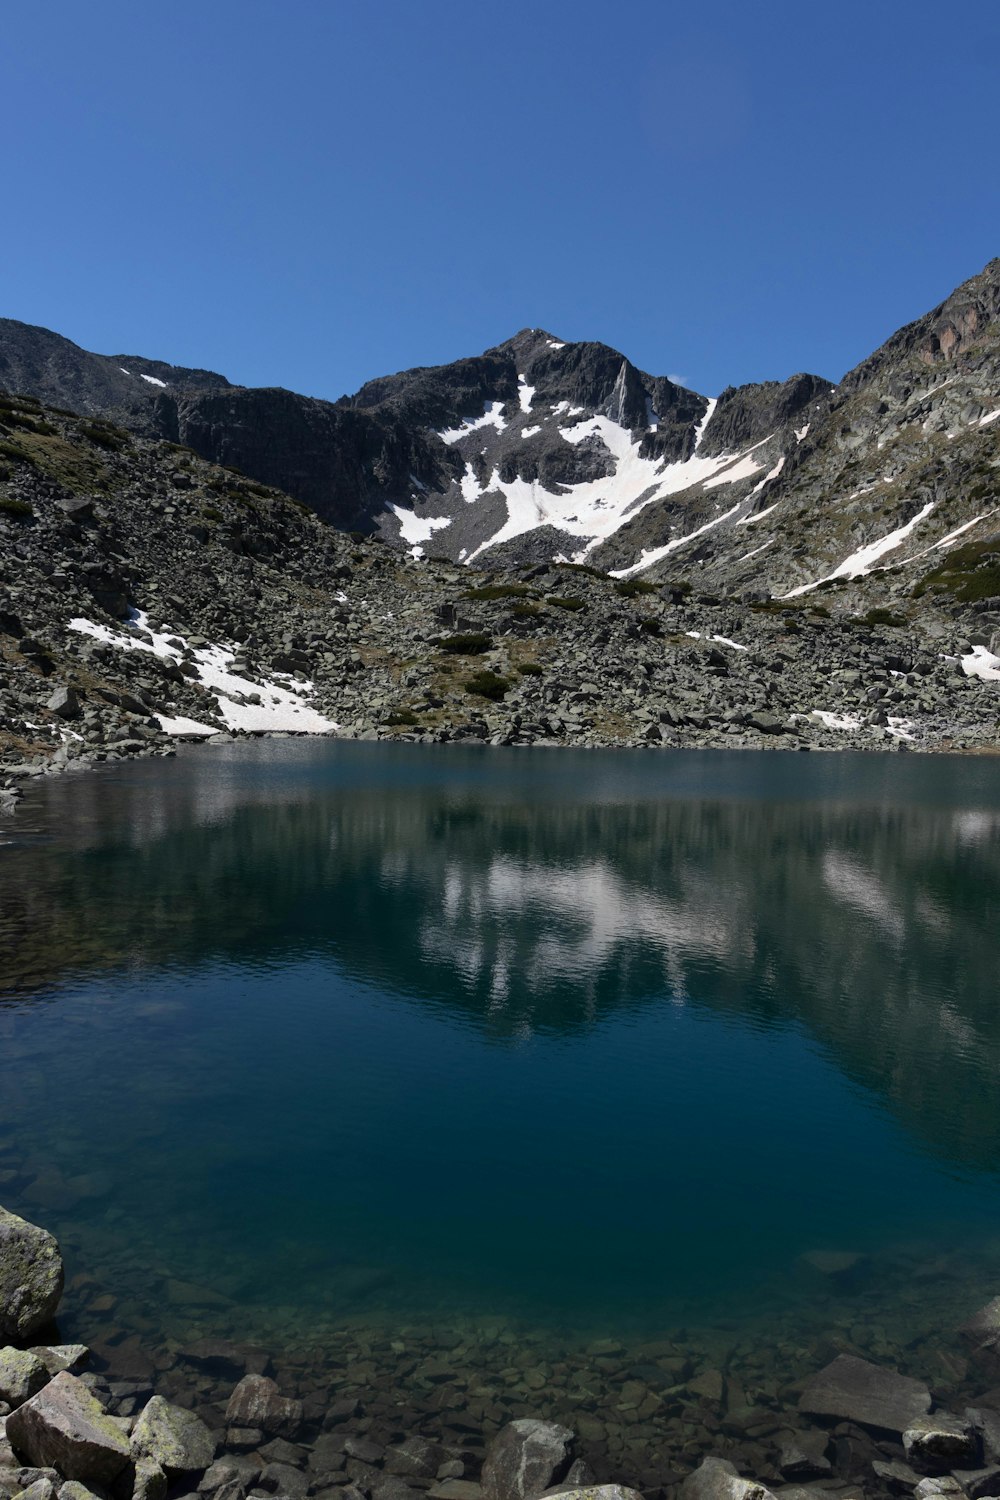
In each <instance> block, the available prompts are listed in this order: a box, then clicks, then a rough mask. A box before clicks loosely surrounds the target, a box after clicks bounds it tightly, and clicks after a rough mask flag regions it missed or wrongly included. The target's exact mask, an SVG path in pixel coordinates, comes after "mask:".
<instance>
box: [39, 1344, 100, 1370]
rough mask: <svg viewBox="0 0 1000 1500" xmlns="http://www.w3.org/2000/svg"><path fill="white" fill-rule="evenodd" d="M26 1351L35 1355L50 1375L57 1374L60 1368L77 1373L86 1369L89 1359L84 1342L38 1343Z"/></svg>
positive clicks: (88, 1352)
mask: <svg viewBox="0 0 1000 1500" xmlns="http://www.w3.org/2000/svg"><path fill="white" fill-rule="evenodd" d="M28 1353H29V1354H34V1355H36V1356H37V1357H38V1358H39V1359H40V1360H41V1362H42V1364H43V1365H44V1366H45V1368H46V1369H47V1370H48V1372H49V1374H50V1375H58V1374H59V1371H60V1370H69V1372H70V1374H71V1375H77V1374H79V1372H80V1371H81V1370H84V1369H86V1367H87V1364H88V1363H89V1360H90V1350H89V1349H88V1348H87V1346H86V1344H38V1345H36V1347H35V1348H33V1349H29V1350H28Z"/></svg>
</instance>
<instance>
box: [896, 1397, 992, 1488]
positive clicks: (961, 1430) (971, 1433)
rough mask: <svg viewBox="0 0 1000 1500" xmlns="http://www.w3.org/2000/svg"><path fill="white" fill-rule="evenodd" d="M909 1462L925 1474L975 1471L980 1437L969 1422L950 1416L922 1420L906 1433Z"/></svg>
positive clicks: (938, 1414)
mask: <svg viewBox="0 0 1000 1500" xmlns="http://www.w3.org/2000/svg"><path fill="white" fill-rule="evenodd" d="M903 1452H904V1453H905V1454H906V1458H907V1462H908V1463H910V1464H912V1465H913V1467H914V1468H915V1469H920V1470H921V1472H922V1473H924V1474H943V1473H945V1472H946V1471H947V1470H948V1469H954V1468H955V1467H956V1466H957V1467H961V1468H973V1467H974V1466H975V1464H977V1463H978V1461H979V1437H978V1434H977V1433H976V1431H975V1429H974V1427H973V1426H972V1424H971V1423H970V1422H967V1421H963V1419H962V1418H961V1417H955V1416H952V1414H951V1412H947V1411H938V1412H935V1413H934V1415H933V1416H932V1417H921V1418H920V1419H919V1420H918V1421H915V1422H913V1423H911V1425H910V1426H909V1427H907V1428H906V1429H905V1431H904V1433H903Z"/></svg>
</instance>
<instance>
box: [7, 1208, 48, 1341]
mask: <svg viewBox="0 0 1000 1500" xmlns="http://www.w3.org/2000/svg"><path fill="white" fill-rule="evenodd" d="M62 1289H63V1263H62V1256H61V1255H60V1254H59V1246H58V1244H57V1243H56V1241H55V1239H54V1238H53V1236H52V1235H51V1234H49V1232H48V1230H46V1229H39V1227H38V1225H37V1224H29V1223H28V1221H27V1220H26V1219H21V1218H18V1216H17V1214H12V1213H9V1212H8V1210H7V1209H5V1208H0V1339H3V1340H4V1342H5V1343H6V1342H8V1341H9V1342H12V1343H18V1344H23V1343H26V1342H27V1340H28V1339H29V1338H30V1337H31V1335H32V1334H33V1333H34V1332H35V1331H36V1330H37V1329H39V1328H43V1327H44V1326H45V1324H46V1323H49V1322H51V1320H52V1319H53V1318H54V1317H55V1312H56V1308H57V1307H58V1306H59V1298H60V1297H61V1296H62Z"/></svg>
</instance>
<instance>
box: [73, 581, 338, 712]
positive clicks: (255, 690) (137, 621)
mask: <svg viewBox="0 0 1000 1500" xmlns="http://www.w3.org/2000/svg"><path fill="white" fill-rule="evenodd" d="M132 623H133V625H134V626H135V627H136V631H135V633H129V632H128V631H124V630H114V629H112V628H111V627H110V626H108V625H99V624H96V623H95V622H94V621H93V620H86V619H83V618H82V617H77V618H75V619H72V620H70V621H69V625H68V628H69V629H70V630H75V631H77V632H78V633H79V634H81V635H90V636H93V637H94V639H95V640H98V641H103V642H104V643H105V644H106V645H108V646H114V647H117V648H118V649H119V650H122V651H148V652H150V653H151V654H152V655H154V656H159V657H161V658H162V659H163V660H169V661H180V660H181V658H182V656H183V655H184V653H185V652H186V651H187V643H186V642H185V640H184V638H183V637H182V636H180V635H178V633H177V632H176V631H166V630H164V631H154V630H150V628H149V617H148V615H147V614H146V613H145V611H143V610H135V611H134V613H133V616H132ZM140 632H141V633H140ZM188 659H189V660H190V661H191V662H192V664H193V665H194V667H195V669H196V672H197V680H198V681H199V682H202V683H204V685H205V686H206V687H208V688H211V689H212V690H213V692H214V693H215V695H216V697H217V699H218V705H219V714H220V716H221V718H222V720H223V722H224V723H225V725H226V728H227V729H245V730H248V731H264V732H270V733H280V732H282V731H289V730H290V731H292V732H298V733H300V734H328V733H329V732H330V731H331V730H335V729H336V728H337V727H338V726H337V725H336V724H335V723H334V722H333V720H332V719H327V718H326V717H325V716H324V715H323V714H320V713H317V712H316V710H315V709H313V708H310V707H309V705H308V704H307V703H304V702H303V698H304V697H306V696H307V695H308V694H309V693H311V692H312V683H309V682H306V683H296V685H295V687H294V689H293V688H292V687H290V686H289V687H286V686H283V685H282V684H280V683H278V682H277V681H276V680H274V679H273V678H266V677H265V678H262V679H261V681H260V682H251V680H250V679H249V678H247V677H238V676H236V675H235V674H234V673H233V672H231V671H230V664H231V663H232V662H233V661H234V660H235V659H236V652H235V651H232V650H229V649H228V648H227V647H225V646H218V645H216V646H204V647H202V648H201V649H200V650H195V651H193V652H192V653H191V654H190V656H189V658H188ZM249 698H259V699H260V701H259V702H257V703H250V702H248V701H247V700H248V699H249Z"/></svg>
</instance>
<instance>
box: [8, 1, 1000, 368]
mask: <svg viewBox="0 0 1000 1500" xmlns="http://www.w3.org/2000/svg"><path fill="white" fill-rule="evenodd" d="M998 58H1000V5H998V4H997V0H949V3H948V4H947V5H941V4H940V3H936V4H934V5H932V4H930V3H929V0H879V3H877V4H873V3H872V0H865V3H858V0H836V3H830V4H824V5H813V6H810V5H803V4H802V3H801V0H794V3H792V0H757V3H756V4H749V3H747V0H741V3H738V4H735V3H731V0H713V3H712V4H692V3H691V0H684V3H683V4H679V3H675V0H659V3H655V0H617V3H615V4H610V3H608V0H603V3H596V0H534V3H530V4H529V3H526V0H506V3H505V4H504V5H502V6H498V5H485V4H475V3H471V4H470V3H469V0H382V3H375V0H349V3H348V0H172V3H171V4H169V5H162V4H161V5H155V6H153V5H142V4H136V3H135V0H127V3H119V0H93V3H91V4H81V3H79V0H47V3H45V0H38V3H36V4H26V5H22V6H15V5H13V4H8V5H7V6H5V7H4V12H3V41H2V45H0V123H2V125H3V134H2V139H3V141H4V149H3V163H4V167H3V180H4V187H3V201H4V208H5V215H4V220H5V222H4V227H3V232H2V234H0V272H2V283H0V284H2V287H3V293H4V295H3V299H2V304H0V315H6V316H9V317H14V318H21V319H23V320H25V321H27V322H31V323H41V324H43V325H45V326H47V327H50V328H54V329H56V330H57V331H59V332H61V333H64V334H66V335H67V336H68V337H70V338H72V339H75V340H76V341H77V342H78V343H80V344H83V345H84V346H85V347H87V348H90V349H95V350H98V351H100V352H102V353H139V354H146V355H149V356H151V357H155V358H163V359H168V360H171V361H173V362H174V363H178V364H191V365H203V366H207V367H210V368H214V369H218V370H221V371H223V372H224V373H225V374H227V375H228V376H229V377H230V378H231V379H234V380H238V381H241V382H243V383H245V384H251V385H284V386H288V387H290V388H292V389H295V390H301V391H305V392H307V393H310V394H313V395H319V396H326V397H331V398H336V397H337V396H339V395H341V394H342V393H343V392H345V391H350V390H354V389H356V388H357V386H359V385H360V384H361V383H362V382H363V381H364V380H366V379H368V378H370V377H371V376H374V375H377V374H383V373H387V372H389V371H391V370H396V369H403V368H406V367H408V366H410V365H414V364H437V363H441V362H444V361H446V360H449V359H454V358H457V357H458V356H460V355H464V354H473V353H478V352H479V351H480V350H481V349H483V348H486V347H488V346H489V345H491V344H494V343H497V342H500V341H501V340H503V339H504V338H506V337H508V336H509V335H510V334H512V333H514V332H515V331H516V330H517V329H519V328H521V327H524V326H526V325H531V326H543V327H546V328H548V329H550V330H551V331H552V332H554V333H556V334H558V335H559V336H560V337H561V338H564V339H585V338H595V339H602V340H604V341H605V342H607V343H610V344H613V345H614V346H615V347H617V348H620V349H622V350H623V351H624V352H625V353H627V354H628V355H629V357H630V358H631V359H632V360H633V361H634V362H635V363H636V364H638V365H640V366H641V367H643V368H645V369H647V370H649V371H651V372H652V373H654V374H673V375H680V376H682V377H684V378H685V379H686V381H687V382H688V383H689V384H691V385H693V386H694V387H695V388H696V389H698V390H700V391H702V392H704V393H706V394H709V395H711V394H716V393H717V392H718V391H719V390H720V389H721V388H722V387H723V386H724V385H726V384H729V383H732V384H740V383H742V382H743V381H748V380H758V379H767V378H784V377H785V376H787V375H789V374H791V373H793V372H794V371H796V370H799V369H809V370H814V371H816V372H817V373H819V374H822V375H826V376H829V377H831V378H838V377H839V376H840V375H841V374H842V373H843V372H844V370H845V369H847V368H849V367H850V366H851V365H853V364H854V363H856V362H857V361H858V360H860V359H862V358H863V357H864V356H865V355H866V354H868V353H869V352H870V351H871V349H872V348H874V347H875V346H876V345H877V344H878V343H879V342H880V341H881V340H882V339H883V338H885V337H886V336H887V335H888V334H889V333H891V332H892V331H893V330H894V329H895V328H897V327H898V326H899V325H900V324H901V323H904V322H906V321H908V320H909V319H910V318H913V317H916V316H918V315H919V314H920V313H922V312H924V311H926V310H927V309H928V308H929V307H931V306H933V305H934V304H935V303H936V302H938V301H940V300H941V299H942V298H943V297H945V296H946V295H947V294H948V292H949V291H951V289H952V288H953V287H954V286H955V285H956V284H957V283H958V282H959V281H962V280H964V279H965V278H966V277H967V276H970V275H973V274H974V273H975V272H977V271H979V270H981V269H982V267H983V265H984V264H985V263H986V261H987V260H989V259H990V258H991V257H993V256H995V255H1000V192H998V182H1000V158H998V154H997V142H998V138H1000V129H998V117H1000V109H998V100H1000V67H998V64H997V59H998Z"/></svg>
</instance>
